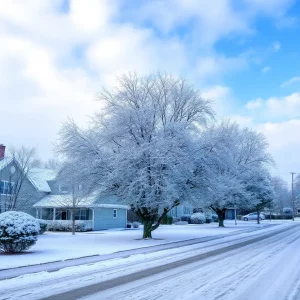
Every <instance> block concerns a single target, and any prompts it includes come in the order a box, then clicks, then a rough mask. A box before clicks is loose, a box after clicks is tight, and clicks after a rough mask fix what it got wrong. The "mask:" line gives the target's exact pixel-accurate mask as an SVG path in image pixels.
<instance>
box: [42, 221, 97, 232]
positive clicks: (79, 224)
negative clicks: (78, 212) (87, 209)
mask: <svg viewBox="0 0 300 300" xmlns="http://www.w3.org/2000/svg"><path fill="white" fill-rule="evenodd" d="M47 229H48V230H49V231H72V221H67V220H55V221H47ZM88 230H92V228H90V227H88V226H87V225H86V223H85V222H84V221H79V220H76V221H75V231H88Z"/></svg>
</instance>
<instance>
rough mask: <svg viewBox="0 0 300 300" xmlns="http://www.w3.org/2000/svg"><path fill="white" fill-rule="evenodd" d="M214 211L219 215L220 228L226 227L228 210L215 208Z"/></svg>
mask: <svg viewBox="0 0 300 300" xmlns="http://www.w3.org/2000/svg"><path fill="white" fill-rule="evenodd" d="M213 210H214V211H215V212H216V214H217V215H218V218H219V227H225V225H224V220H225V212H226V208H223V209H219V208H213Z"/></svg>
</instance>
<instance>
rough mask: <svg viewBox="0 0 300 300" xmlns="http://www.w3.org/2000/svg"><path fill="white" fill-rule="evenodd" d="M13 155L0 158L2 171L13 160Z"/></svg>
mask: <svg viewBox="0 0 300 300" xmlns="http://www.w3.org/2000/svg"><path fill="white" fill-rule="evenodd" d="M12 160H13V159H12V158H11V157H4V158H2V159H1V160H0V171H1V170H2V169H4V168H5V167H6V166H7V165H9V164H10V163H11V162H12Z"/></svg>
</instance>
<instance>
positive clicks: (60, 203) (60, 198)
mask: <svg viewBox="0 0 300 300" xmlns="http://www.w3.org/2000/svg"><path fill="white" fill-rule="evenodd" d="M113 199H114V200H115V201H114V203H112V200H113ZM116 203H117V198H116V197H114V196H105V197H100V198H95V197H94V196H91V197H85V198H82V199H80V200H77V201H76V207H95V208H96V207H103V208H122V209H129V207H128V206H127V205H120V204H116ZM72 205H73V201H72V195H70V194H68V195H65V194H64V195H47V196H45V197H44V198H42V199H41V200H40V201H39V202H37V203H35V204H34V205H33V207H35V208H39V207H40V208H52V207H72Z"/></svg>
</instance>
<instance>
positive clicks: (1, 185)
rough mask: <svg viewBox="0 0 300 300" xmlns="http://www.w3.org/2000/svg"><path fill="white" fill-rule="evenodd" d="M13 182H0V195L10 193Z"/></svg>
mask: <svg viewBox="0 0 300 300" xmlns="http://www.w3.org/2000/svg"><path fill="white" fill-rule="evenodd" d="M12 187H13V183H12V182H9V181H1V182H0V194H1V195H11V193H12Z"/></svg>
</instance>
